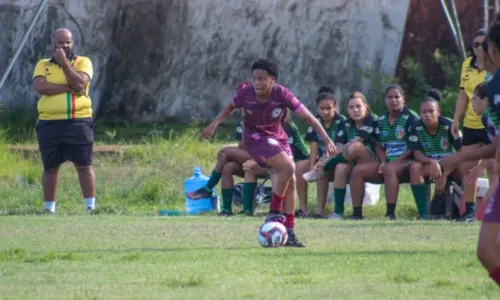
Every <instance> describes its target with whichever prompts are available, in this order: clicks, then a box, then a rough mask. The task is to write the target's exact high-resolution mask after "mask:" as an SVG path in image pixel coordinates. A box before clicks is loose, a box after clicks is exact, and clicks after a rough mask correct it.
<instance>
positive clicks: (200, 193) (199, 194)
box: [186, 187, 212, 200]
mask: <svg viewBox="0 0 500 300" xmlns="http://www.w3.org/2000/svg"><path fill="white" fill-rule="evenodd" d="M186 196H187V197H188V198H189V199H193V200H200V199H205V198H212V192H209V191H207V189H205V187H202V188H199V189H197V190H196V191H194V192H189V193H187V194H186Z"/></svg>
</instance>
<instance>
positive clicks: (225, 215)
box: [218, 210, 233, 217]
mask: <svg viewBox="0 0 500 300" xmlns="http://www.w3.org/2000/svg"><path fill="white" fill-rule="evenodd" d="M232 215H233V213H231V212H228V211H227V210H223V211H221V212H220V213H219V214H218V216H219V217H231V216H232Z"/></svg>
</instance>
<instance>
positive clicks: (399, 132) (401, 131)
mask: <svg viewBox="0 0 500 300" xmlns="http://www.w3.org/2000/svg"><path fill="white" fill-rule="evenodd" d="M404 136H405V130H404V129H403V128H401V127H400V126H398V127H396V138H397V139H398V140H402V139H403V137H404Z"/></svg>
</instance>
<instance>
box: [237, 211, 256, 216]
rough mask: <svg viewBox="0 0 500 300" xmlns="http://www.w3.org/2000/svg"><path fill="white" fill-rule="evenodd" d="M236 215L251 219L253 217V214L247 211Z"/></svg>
mask: <svg viewBox="0 0 500 300" xmlns="http://www.w3.org/2000/svg"><path fill="white" fill-rule="evenodd" d="M238 215H240V216H247V217H252V216H253V213H252V212H250V211H248V210H242V211H240V212H239V213H238Z"/></svg>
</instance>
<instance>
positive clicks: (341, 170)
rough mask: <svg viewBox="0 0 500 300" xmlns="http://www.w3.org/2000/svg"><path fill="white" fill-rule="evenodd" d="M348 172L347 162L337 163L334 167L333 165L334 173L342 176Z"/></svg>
mask: <svg viewBox="0 0 500 300" xmlns="http://www.w3.org/2000/svg"><path fill="white" fill-rule="evenodd" d="M348 172H349V165H348V164H338V165H337V166H336V167H335V175H337V174H338V175H339V176H344V175H347V173H348Z"/></svg>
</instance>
